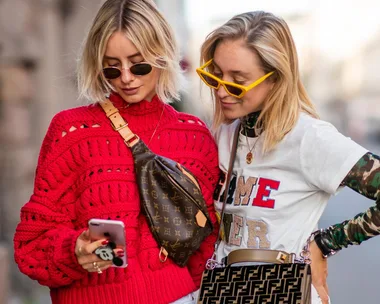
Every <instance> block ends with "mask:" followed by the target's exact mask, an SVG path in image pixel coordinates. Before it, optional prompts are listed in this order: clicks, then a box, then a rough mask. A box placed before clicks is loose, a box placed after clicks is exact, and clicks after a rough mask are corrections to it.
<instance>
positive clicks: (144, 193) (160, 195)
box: [132, 140, 212, 266]
mask: <svg viewBox="0 0 380 304" xmlns="http://www.w3.org/2000/svg"><path fill="white" fill-rule="evenodd" d="M132 153H133V156H134V162H135V170H136V175H137V183H138V184H139V191H140V198H141V204H142V209H143V212H144V214H145V215H146V217H147V219H148V222H149V224H150V229H151V231H152V233H153V235H154V238H155V239H156V241H157V243H158V245H159V247H164V248H165V249H166V251H167V252H168V254H169V257H170V258H172V259H173V261H174V262H176V263H177V264H178V265H180V266H185V265H186V263H187V261H188V259H189V257H190V256H191V254H192V253H193V252H194V251H196V250H197V249H198V248H199V246H200V244H201V243H202V241H203V240H204V238H205V237H207V236H208V235H209V234H210V233H211V231H212V224H211V220H210V217H209V214H208V212H207V207H206V203H205V201H204V199H203V196H202V193H201V191H200V189H199V186H198V185H197V184H196V183H194V182H193V180H194V181H195V177H194V176H193V175H192V174H191V173H190V172H189V171H187V170H186V169H185V168H183V167H182V170H185V171H184V172H185V173H184V172H183V171H182V170H181V169H180V168H181V167H178V165H177V163H176V162H174V161H173V160H171V159H168V158H165V157H162V156H159V155H156V154H154V153H153V152H152V151H150V150H149V148H148V147H147V146H146V145H145V144H144V143H143V142H142V141H141V140H140V141H139V142H138V143H137V144H136V145H135V146H133V147H132ZM187 175H189V176H191V177H192V178H189V177H188V176H187ZM192 179H193V180H192ZM199 210H200V211H202V212H203V214H204V216H205V217H206V218H207V221H206V225H205V226H204V227H200V226H198V224H197V221H196V215H197V213H198V212H199Z"/></svg>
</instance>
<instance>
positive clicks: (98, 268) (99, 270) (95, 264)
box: [92, 262, 103, 274]
mask: <svg viewBox="0 0 380 304" xmlns="http://www.w3.org/2000/svg"><path fill="white" fill-rule="evenodd" d="M92 265H93V266H94V268H95V269H96V271H97V272H98V273H99V274H100V273H103V271H102V270H101V269H100V267H99V265H98V263H96V262H92Z"/></svg>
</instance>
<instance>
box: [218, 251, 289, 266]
mask: <svg viewBox="0 0 380 304" xmlns="http://www.w3.org/2000/svg"><path fill="white" fill-rule="evenodd" d="M295 258H296V255H295V254H294V253H291V254H289V253H287V252H285V251H280V250H269V249H237V250H233V251H231V252H230V253H229V255H228V256H227V257H226V258H225V264H226V265H227V266H228V265H231V264H235V263H244V262H263V263H275V264H284V263H294V261H295Z"/></svg>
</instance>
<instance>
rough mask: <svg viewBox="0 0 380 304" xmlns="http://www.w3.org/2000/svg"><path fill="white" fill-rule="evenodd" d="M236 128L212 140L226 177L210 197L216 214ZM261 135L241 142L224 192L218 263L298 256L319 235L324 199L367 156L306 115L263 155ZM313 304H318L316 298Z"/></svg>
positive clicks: (223, 130) (224, 128) (227, 127)
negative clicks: (260, 254) (278, 253)
mask: <svg viewBox="0 0 380 304" xmlns="http://www.w3.org/2000/svg"><path fill="white" fill-rule="evenodd" d="M237 126H238V121H235V122H234V123H233V124H230V125H222V126H221V127H220V129H219V130H218V132H217V134H216V140H217V143H218V149H219V167H220V169H221V170H222V172H223V173H224V174H222V175H221V177H220V179H219V183H218V186H217V188H216V191H215V193H214V200H215V208H216V210H217V212H218V213H220V212H221V209H222V202H223V197H224V192H225V191H226V189H225V186H226V185H225V184H224V182H225V177H226V174H227V170H228V166H229V159H230V152H231V148H232V142H233V136H234V134H235V129H236V127H237ZM264 135H265V132H264V133H263V134H262V135H261V136H259V137H256V138H249V137H248V138H246V137H245V136H244V135H243V134H240V136H239V142H238V147H237V153H236V159H235V163H234V169H233V175H232V177H231V183H230V187H229V189H228V190H227V191H228V196H227V204H226V207H225V215H224V220H223V222H224V227H225V230H224V231H225V239H224V241H222V242H221V244H220V246H219V250H218V252H217V258H218V260H219V261H220V260H221V259H222V258H224V257H225V256H227V255H228V253H229V252H231V251H233V250H235V249H240V248H256V249H274V250H283V251H286V252H288V253H296V254H297V255H299V253H300V252H301V250H302V247H303V246H304V244H305V242H306V240H307V238H308V237H309V236H310V234H311V233H312V232H313V231H315V230H316V229H317V226H318V221H319V218H320V217H321V215H322V213H323V211H324V209H325V207H326V204H327V201H328V199H329V198H330V196H331V195H332V194H335V193H336V192H337V191H338V188H339V185H340V183H341V182H342V180H343V179H344V177H345V176H346V175H347V173H348V172H349V171H350V170H351V168H352V167H353V166H354V165H355V163H356V162H357V161H358V160H359V159H360V158H361V157H362V156H363V155H364V154H365V153H366V152H367V150H366V149H364V148H363V147H361V146H359V145H358V144H356V143H355V142H353V141H352V140H351V139H349V138H347V137H345V136H343V135H342V134H340V133H339V132H338V131H337V130H336V129H335V127H333V126H332V125H331V124H330V123H327V122H324V121H321V120H318V119H314V118H312V117H310V116H309V115H307V114H304V113H302V114H300V117H299V119H298V122H297V124H296V125H295V127H294V128H293V130H292V131H291V132H289V133H288V134H287V135H286V136H285V137H284V139H283V140H282V141H281V142H280V143H279V144H278V145H277V146H276V147H275V149H274V150H272V151H271V152H269V153H266V154H265V155H263V153H262V145H263V140H264V138H263V137H264ZM247 140H248V143H249V147H250V148H252V147H254V151H253V152H252V153H253V155H254V156H253V161H252V163H251V164H247V163H246V155H247V153H248V152H249V147H248V145H247ZM256 141H258V142H257V143H255V142H256ZM314 293H315V291H314ZM313 303H317V302H315V300H314V296H313Z"/></svg>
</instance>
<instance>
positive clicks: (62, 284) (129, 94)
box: [14, 0, 219, 304]
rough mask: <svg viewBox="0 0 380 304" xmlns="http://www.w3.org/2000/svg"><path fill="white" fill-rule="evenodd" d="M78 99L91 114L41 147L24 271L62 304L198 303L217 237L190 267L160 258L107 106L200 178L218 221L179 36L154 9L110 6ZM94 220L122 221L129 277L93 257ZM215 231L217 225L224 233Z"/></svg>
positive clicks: (146, 1) (70, 119)
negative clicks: (184, 108)
mask: <svg viewBox="0 0 380 304" xmlns="http://www.w3.org/2000/svg"><path fill="white" fill-rule="evenodd" d="M78 75H79V77H78V79H79V88H80V95H81V96H84V97H87V98H88V99H89V100H90V101H92V104H91V105H88V106H83V107H78V108H74V109H70V110H66V111H63V112H60V113H58V114H57V115H56V116H55V117H54V118H53V120H52V122H51V124H50V127H49V129H48V131H47V134H46V137H45V139H44V141H43V144H42V148H41V152H40V156H39V160H38V166H37V170H36V177H35V188H34V192H33V194H32V196H31V198H30V200H29V202H27V203H26V204H25V206H24V207H23V208H22V210H21V221H20V223H19V225H18V227H17V230H16V234H15V237H14V246H15V260H16V262H17V264H18V266H19V268H20V270H21V271H22V272H23V273H25V274H26V275H28V276H29V277H30V278H32V279H34V280H38V281H39V283H40V284H42V285H46V286H48V287H50V290H51V298H52V302H53V304H58V303H59V304H73V303H78V304H79V303H80V304H95V303H97V304H103V303H104V304H106V303H107V304H108V303H113V304H126V303H136V304H138V303H141V304H147V303H156V304H159V303H194V301H195V300H194V298H195V296H194V294H193V292H194V291H196V290H197V289H198V287H199V284H200V279H201V275H202V272H203V270H204V265H205V263H206V260H207V259H208V258H209V257H210V256H211V255H212V252H213V244H214V242H215V240H216V233H215V231H214V232H213V233H212V234H211V235H210V236H209V237H207V238H206V239H205V240H204V242H203V244H202V245H201V247H200V248H199V250H198V251H197V252H195V253H194V254H193V255H192V257H191V258H190V260H189V263H188V264H187V266H186V267H179V266H177V265H176V264H175V263H174V262H173V261H171V260H170V259H168V260H167V261H166V262H164V263H162V262H160V260H159V248H158V245H157V243H156V241H155V240H154V238H153V236H152V234H151V232H150V230H149V227H148V223H147V221H146V218H145V216H144V215H143V214H142V213H141V210H140V198H139V191H138V187H137V183H136V177H135V174H134V163H133V157H132V154H131V152H130V150H129V148H128V147H127V146H126V145H125V144H124V143H123V141H122V140H121V137H120V135H119V134H118V133H117V132H115V130H113V129H112V127H111V125H110V122H109V120H108V118H107V117H106V115H105V113H104V111H103V110H102V108H101V107H100V105H99V102H102V101H103V100H104V99H105V96H108V95H109V99H110V100H111V101H112V103H113V105H114V106H115V107H117V108H118V109H119V111H120V114H121V115H122V117H123V118H124V119H125V120H126V121H127V122H128V123H129V127H130V128H131V129H132V131H133V132H135V133H136V134H137V135H138V136H139V137H140V138H141V139H142V140H143V141H144V142H145V143H146V144H147V145H148V147H149V148H150V149H151V150H152V151H153V152H155V153H157V154H160V155H163V156H166V157H169V158H171V159H173V160H175V161H177V162H179V163H181V164H183V165H184V166H185V167H187V168H188V169H189V170H190V171H191V172H192V173H193V174H194V175H195V176H196V178H197V179H198V182H199V184H200V186H201V189H202V194H203V196H204V198H205V201H206V203H207V205H208V209H209V213H210V216H211V218H212V221H213V222H214V224H215V223H216V217H215V213H214V210H213V200H212V193H213V190H214V188H215V185H216V181H217V179H218V175H219V169H218V157H217V149H216V145H215V143H214V141H213V139H212V137H211V135H210V133H209V131H208V129H207V127H206V126H205V124H204V123H203V122H202V121H200V120H199V119H198V118H196V117H194V116H191V115H188V114H184V113H178V112H177V111H175V110H174V109H173V108H172V107H171V106H170V105H168V103H169V102H170V101H171V100H173V99H178V98H179V95H178V89H179V79H180V66H179V56H178V50H177V47H176V44H175V41H174V38H173V35H172V31H171V29H170V27H169V25H168V23H167V22H166V21H165V19H164V18H163V17H162V15H161V14H160V13H159V11H158V10H157V8H156V6H155V4H154V2H153V1H150V0H129V1H128V0H108V1H106V2H105V3H104V4H103V6H102V7H101V8H100V10H99V12H98V14H97V16H96V18H95V19H94V22H93V24H92V27H91V29H90V31H89V34H88V37H87V39H86V42H85V44H84V49H83V55H82V58H81V61H80V64H79V72H78ZM91 218H102V219H111V220H120V221H123V222H124V225H125V233H126V244H127V245H126V248H125V252H123V250H118V251H116V254H117V255H119V256H122V255H127V257H128V266H127V267H126V268H116V267H111V263H112V262H109V261H103V260H102V259H100V258H99V257H98V256H97V255H95V254H94V253H93V251H94V250H95V249H96V248H98V247H99V246H101V245H102V244H104V242H105V240H104V239H103V240H99V241H95V242H91V240H90V239H89V234H88V221H89V220H90V219H91ZM214 227H215V229H216V228H217V225H216V224H215V225H214Z"/></svg>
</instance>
